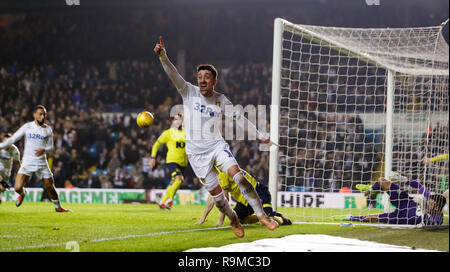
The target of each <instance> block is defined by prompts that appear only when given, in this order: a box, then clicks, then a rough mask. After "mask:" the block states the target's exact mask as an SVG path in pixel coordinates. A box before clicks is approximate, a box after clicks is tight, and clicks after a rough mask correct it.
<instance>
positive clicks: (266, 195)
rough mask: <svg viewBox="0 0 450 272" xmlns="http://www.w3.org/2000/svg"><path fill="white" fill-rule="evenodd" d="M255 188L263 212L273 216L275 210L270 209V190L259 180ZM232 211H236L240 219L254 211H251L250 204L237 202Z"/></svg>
mask: <svg viewBox="0 0 450 272" xmlns="http://www.w3.org/2000/svg"><path fill="white" fill-rule="evenodd" d="M255 189H256V193H258V196H259V198H260V199H261V203H262V205H263V209H264V212H265V213H266V214H267V215H268V216H275V212H274V210H273V209H272V197H271V196H270V192H269V189H268V188H267V186H265V185H264V184H262V183H261V182H258V185H256V188H255ZM234 211H235V212H236V214H237V216H238V218H239V219H240V220H242V219H244V218H246V217H247V216H249V215H252V214H253V213H254V212H255V211H253V208H252V207H251V206H250V204H247V206H245V205H244V204H242V203H239V202H238V203H237V204H236V207H234Z"/></svg>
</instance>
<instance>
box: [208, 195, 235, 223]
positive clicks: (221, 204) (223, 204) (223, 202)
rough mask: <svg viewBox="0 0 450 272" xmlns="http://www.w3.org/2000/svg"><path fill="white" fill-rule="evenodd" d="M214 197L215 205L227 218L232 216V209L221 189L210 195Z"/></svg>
mask: <svg viewBox="0 0 450 272" xmlns="http://www.w3.org/2000/svg"><path fill="white" fill-rule="evenodd" d="M212 197H213V199H214V203H215V204H216V207H217V208H218V209H219V211H221V212H222V213H224V214H225V215H226V216H227V217H228V218H230V219H231V218H232V217H233V210H232V209H231V207H230V204H229V203H228V200H227V199H226V198H225V197H224V195H223V191H222V192H221V193H220V194H218V195H215V196H212Z"/></svg>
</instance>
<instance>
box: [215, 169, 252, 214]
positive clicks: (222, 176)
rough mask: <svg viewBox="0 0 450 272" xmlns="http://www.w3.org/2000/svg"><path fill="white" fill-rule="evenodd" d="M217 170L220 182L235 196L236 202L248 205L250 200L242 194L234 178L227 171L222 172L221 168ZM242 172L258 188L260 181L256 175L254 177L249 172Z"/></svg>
mask: <svg viewBox="0 0 450 272" xmlns="http://www.w3.org/2000/svg"><path fill="white" fill-rule="evenodd" d="M217 171H219V183H220V186H221V187H222V189H224V190H227V191H228V192H230V194H231V197H232V198H234V200H235V201H236V202H239V203H241V204H243V205H244V206H247V204H248V202H247V200H246V199H245V198H244V196H243V195H242V193H241V191H240V190H239V187H238V186H237V184H236V183H235V182H234V181H233V178H232V177H230V176H229V175H228V174H227V173H224V172H221V171H220V170H219V169H217ZM242 173H243V174H244V176H245V178H246V179H247V180H248V181H249V182H250V183H251V184H252V186H253V188H255V189H256V185H258V181H257V180H256V179H255V178H254V177H252V176H251V175H250V174H249V173H247V172H245V171H242Z"/></svg>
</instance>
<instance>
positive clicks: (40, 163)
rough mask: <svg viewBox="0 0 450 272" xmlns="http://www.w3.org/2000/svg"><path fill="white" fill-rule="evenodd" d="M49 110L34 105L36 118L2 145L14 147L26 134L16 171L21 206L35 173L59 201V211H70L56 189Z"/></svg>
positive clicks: (18, 201) (15, 186)
mask: <svg viewBox="0 0 450 272" xmlns="http://www.w3.org/2000/svg"><path fill="white" fill-rule="evenodd" d="M46 116H47V110H46V109H45V107H44V106H42V105H38V106H36V107H35V108H34V111H33V117H34V121H32V122H28V123H26V124H24V125H23V126H22V127H20V129H19V130H17V131H16V132H15V133H14V134H13V135H12V136H11V137H10V138H8V139H7V140H6V141H4V142H2V143H0V149H5V148H8V147H10V146H11V145H12V144H13V143H15V142H17V141H18V140H20V139H21V138H22V137H24V138H25V145H24V152H23V158H22V164H21V166H20V168H19V171H18V172H17V175H16V180H15V182H14V190H15V191H16V193H18V194H19V196H18V198H17V200H16V206H17V207H19V206H20V205H21V204H22V202H23V199H24V197H25V195H26V190H25V189H24V187H25V185H26V184H27V182H28V181H29V179H30V177H31V176H32V175H33V173H35V174H36V176H37V177H38V178H39V179H42V183H43V184H44V188H45V189H46V190H47V191H48V193H49V195H50V199H51V200H52V202H53V204H54V205H55V211H56V212H70V211H69V210H66V209H64V208H63V207H61V203H60V202H59V197H58V193H57V192H56V190H55V186H54V181H53V174H52V172H51V170H50V168H49V166H48V162H47V154H48V153H50V152H52V150H53V132H52V129H51V127H50V126H48V125H47V124H45V123H44V121H45V117H46Z"/></svg>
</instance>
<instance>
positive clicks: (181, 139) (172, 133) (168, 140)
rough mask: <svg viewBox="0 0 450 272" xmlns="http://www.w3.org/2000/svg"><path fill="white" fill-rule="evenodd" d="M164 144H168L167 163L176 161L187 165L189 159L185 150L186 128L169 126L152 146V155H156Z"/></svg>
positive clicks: (181, 164)
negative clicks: (180, 128)
mask: <svg viewBox="0 0 450 272" xmlns="http://www.w3.org/2000/svg"><path fill="white" fill-rule="evenodd" d="M162 144H166V146H167V155H166V163H171V162H174V163H176V164H178V165H180V166H182V167H186V166H187V164H188V159H187V155H186V151H185V147H186V131H185V130H184V129H182V130H179V129H175V128H169V129H167V130H164V132H163V133H162V134H161V136H159V138H158V140H156V142H155V144H154V145H153V147H152V154H151V156H152V157H156V154H157V153H158V149H159V147H160V145H162Z"/></svg>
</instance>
